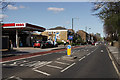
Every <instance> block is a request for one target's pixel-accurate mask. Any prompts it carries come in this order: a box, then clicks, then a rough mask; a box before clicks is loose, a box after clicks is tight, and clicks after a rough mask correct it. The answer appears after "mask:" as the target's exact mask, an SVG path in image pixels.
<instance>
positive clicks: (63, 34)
mask: <svg viewBox="0 0 120 80" xmlns="http://www.w3.org/2000/svg"><path fill="white" fill-rule="evenodd" d="M56 33H59V35H58V36H57V41H60V42H62V40H64V41H67V39H68V30H67V29H66V28H64V27H56V28H51V29H49V30H45V31H44V32H42V33H41V35H45V36H48V40H52V41H54V40H55V34H56Z"/></svg>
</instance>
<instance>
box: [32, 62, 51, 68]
mask: <svg viewBox="0 0 120 80" xmlns="http://www.w3.org/2000/svg"><path fill="white" fill-rule="evenodd" d="M50 63H52V61H49V62H47V63H44V64H42V65H39V66H35V67H34V68H33V69H37V68H40V67H43V66H45V65H47V64H50Z"/></svg>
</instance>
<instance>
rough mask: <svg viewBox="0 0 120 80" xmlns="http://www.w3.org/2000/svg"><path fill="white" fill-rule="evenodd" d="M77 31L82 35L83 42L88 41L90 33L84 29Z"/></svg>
mask: <svg viewBox="0 0 120 80" xmlns="http://www.w3.org/2000/svg"><path fill="white" fill-rule="evenodd" d="M76 33H77V34H78V35H80V36H81V38H82V41H83V42H87V41H88V38H89V34H88V33H87V32H85V31H83V30H78V31H77V32H76Z"/></svg>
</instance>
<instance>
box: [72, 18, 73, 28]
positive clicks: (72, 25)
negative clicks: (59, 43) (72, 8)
mask: <svg viewBox="0 0 120 80" xmlns="http://www.w3.org/2000/svg"><path fill="white" fill-rule="evenodd" d="M72 30H73V18H72Z"/></svg>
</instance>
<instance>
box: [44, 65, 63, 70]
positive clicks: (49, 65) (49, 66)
mask: <svg viewBox="0 0 120 80" xmlns="http://www.w3.org/2000/svg"><path fill="white" fill-rule="evenodd" d="M46 66H48V67H52V68H57V69H63V68H61V67H58V66H53V65H46Z"/></svg>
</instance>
